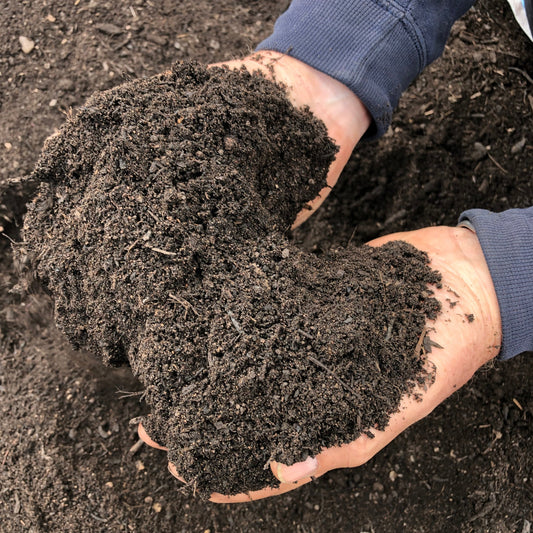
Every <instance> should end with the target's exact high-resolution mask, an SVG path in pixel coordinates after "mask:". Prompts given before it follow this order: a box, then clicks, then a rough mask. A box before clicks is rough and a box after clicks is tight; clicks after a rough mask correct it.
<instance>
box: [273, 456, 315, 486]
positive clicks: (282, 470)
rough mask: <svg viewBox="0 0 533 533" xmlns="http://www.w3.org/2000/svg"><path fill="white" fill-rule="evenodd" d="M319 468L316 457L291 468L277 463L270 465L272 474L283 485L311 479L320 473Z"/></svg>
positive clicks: (295, 464)
mask: <svg viewBox="0 0 533 533" xmlns="http://www.w3.org/2000/svg"><path fill="white" fill-rule="evenodd" d="M318 466H319V465H318V460H317V459H316V458H315V457H308V458H307V459H306V460H305V461H301V462H299V463H294V464H293V465H290V466H287V465H284V464H283V463H277V462H276V461H272V462H271V463H270V468H271V470H272V473H273V474H274V475H275V476H276V477H277V478H278V480H279V481H281V482H282V483H296V482H297V481H300V480H301V479H304V478H308V477H311V476H312V475H314V474H315V473H316V472H317V471H318Z"/></svg>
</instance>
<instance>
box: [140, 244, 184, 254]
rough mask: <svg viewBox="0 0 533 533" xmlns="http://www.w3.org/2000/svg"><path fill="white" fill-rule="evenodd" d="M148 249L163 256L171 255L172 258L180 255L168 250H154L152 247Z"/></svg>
mask: <svg viewBox="0 0 533 533" xmlns="http://www.w3.org/2000/svg"><path fill="white" fill-rule="evenodd" d="M146 248H148V249H149V250H152V252H157V253H159V254H163V255H171V256H175V255H178V254H177V253H176V252H169V251H167V250H162V249H161V248H153V247H152V246H147V247H146Z"/></svg>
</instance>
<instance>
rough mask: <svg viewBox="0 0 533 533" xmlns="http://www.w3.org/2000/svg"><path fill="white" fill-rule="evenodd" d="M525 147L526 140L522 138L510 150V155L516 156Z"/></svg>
mask: <svg viewBox="0 0 533 533" xmlns="http://www.w3.org/2000/svg"><path fill="white" fill-rule="evenodd" d="M525 145H526V138H525V137H523V138H522V139H521V140H520V141H518V142H517V143H516V144H515V145H513V147H512V148H511V153H512V154H517V153H518V152H521V151H522V149H523V148H524V146H525Z"/></svg>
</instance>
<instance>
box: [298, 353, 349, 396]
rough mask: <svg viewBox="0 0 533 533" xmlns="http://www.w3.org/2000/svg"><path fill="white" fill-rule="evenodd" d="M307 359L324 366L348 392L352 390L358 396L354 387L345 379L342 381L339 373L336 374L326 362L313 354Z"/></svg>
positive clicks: (321, 366)
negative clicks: (345, 381)
mask: <svg viewBox="0 0 533 533" xmlns="http://www.w3.org/2000/svg"><path fill="white" fill-rule="evenodd" d="M307 359H309V361H311V362H312V363H315V365H317V366H319V367H320V368H323V369H324V370H325V371H326V372H327V373H328V374H330V375H331V376H332V377H334V378H335V379H336V380H337V381H338V382H339V383H340V384H341V385H342V386H343V387H344V388H345V389H346V390H347V391H348V392H351V393H352V394H353V395H354V396H358V394H357V393H356V392H355V390H354V389H352V387H350V386H349V385H347V384H346V383H344V381H342V379H341V378H340V377H339V376H337V374H335V372H333V370H331V369H329V368H328V367H327V366H326V365H325V364H324V363H322V362H321V361H319V360H318V359H315V358H314V357H313V356H311V355H308V356H307Z"/></svg>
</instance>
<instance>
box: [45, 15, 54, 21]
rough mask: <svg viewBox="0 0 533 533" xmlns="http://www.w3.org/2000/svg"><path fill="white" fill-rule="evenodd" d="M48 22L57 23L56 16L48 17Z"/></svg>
mask: <svg viewBox="0 0 533 533" xmlns="http://www.w3.org/2000/svg"><path fill="white" fill-rule="evenodd" d="M46 20H47V21H48V22H55V21H56V18H55V17H54V15H46Z"/></svg>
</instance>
